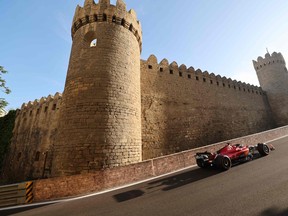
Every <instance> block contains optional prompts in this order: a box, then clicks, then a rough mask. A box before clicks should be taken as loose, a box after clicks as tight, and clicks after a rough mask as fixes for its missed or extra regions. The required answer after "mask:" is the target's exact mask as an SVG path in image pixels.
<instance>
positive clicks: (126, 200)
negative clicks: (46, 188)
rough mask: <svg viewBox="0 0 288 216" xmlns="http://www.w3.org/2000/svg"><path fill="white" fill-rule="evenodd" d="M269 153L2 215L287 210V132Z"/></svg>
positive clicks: (267, 214)
mask: <svg viewBox="0 0 288 216" xmlns="http://www.w3.org/2000/svg"><path fill="white" fill-rule="evenodd" d="M272 144H273V145H274V146H275V148H276V150H275V151H273V152H271V153H270V155H269V156H266V157H263V158H259V159H257V160H253V161H251V162H247V163H244V164H241V165H237V166H234V167H232V168H231V169H230V170H229V171H226V172H219V171H217V170H214V169H208V170H203V169H200V168H197V167H195V168H191V169H189V170H186V171H183V172H181V173H177V174H174V175H171V176H168V177H164V178H161V179H157V180H153V181H150V182H146V183H143V184H139V185H136V186H132V187H129V188H125V189H121V190H117V191H113V192H110V193H106V194H102V195H98V196H94V197H89V198H85V199H80V200H76V201H69V202H62V203H57V204H51V205H46V206H42V207H37V208H34V209H30V210H26V211H23V209H22V210H19V209H18V210H14V213H15V211H22V212H20V213H16V214H14V213H13V211H12V210H10V211H0V215H1V216H4V215H18V216H20V215H23V216H24V215H25V216H32V215H35V216H36V215H37V216H39V215H40V216H45V215H52V216H57V215H67V216H68V215H69V216H73V215H93V216H94V215H97V216H106V215H107V216H110V215H117V216H118V215H123V216H124V215H125V216H130V215H131V216H132V215H133V216H135V215H137V216H138V215H143V216H147V215H149V216H154V215H159V216H160V215H161V216H162V215H165V216H169V215H173V216H174V215H177V216H178V215H181V216H185V215H187V216H188V215H189V216H193V215H197V216H202V215H203V216H210V215H213V216H214V215H215V216H216V215H217V216H221V215H223V216H226V215H229V216H230V215H232V216H238V215H241V216H243V215H245V216H246V215H247V216H254V215H255V216H282V215H283V216H284V215H286V216H287V215H288V137H286V138H283V139H280V140H278V141H275V142H273V143H272Z"/></svg>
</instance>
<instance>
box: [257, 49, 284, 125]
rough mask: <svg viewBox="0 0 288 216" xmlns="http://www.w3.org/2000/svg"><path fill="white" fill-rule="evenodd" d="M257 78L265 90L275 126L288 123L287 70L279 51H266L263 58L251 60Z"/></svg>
mask: <svg viewBox="0 0 288 216" xmlns="http://www.w3.org/2000/svg"><path fill="white" fill-rule="evenodd" d="M253 64H254V68H255V70H256V73H257V76H258V80H259V83H260V86H261V87H262V89H263V90H264V91H265V92H266V94H267V97H268V101H269V104H270V107H271V112H272V115H273V118H274V121H275V123H276V125H277V126H283V125H287V124H288V72H287V68H286V63H285V60H284V58H283V56H282V54H281V53H276V52H274V53H272V55H270V54H269V53H268V52H267V53H266V55H265V58H262V57H258V59H257V61H254V60H253Z"/></svg>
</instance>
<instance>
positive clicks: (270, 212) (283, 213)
mask: <svg viewBox="0 0 288 216" xmlns="http://www.w3.org/2000/svg"><path fill="white" fill-rule="evenodd" d="M287 215H288V209H286V210H281V209H279V208H274V207H272V208H268V209H266V210H265V211H263V212H262V213H260V214H259V216H287Z"/></svg>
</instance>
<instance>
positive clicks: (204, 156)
mask: <svg viewBox="0 0 288 216" xmlns="http://www.w3.org/2000/svg"><path fill="white" fill-rule="evenodd" d="M270 150H274V147H273V146H272V145H270V146H268V145H267V144H265V143H258V144H257V145H255V146H247V145H246V146H244V145H241V144H235V145H231V144H230V143H227V145H226V146H224V147H223V148H221V149H220V150H218V151H217V152H216V153H210V152H207V151H206V152H200V153H196V155H195V158H196V162H197V165H198V166H199V167H201V168H206V167H217V168H220V169H222V170H229V169H230V168H231V166H232V165H234V164H238V163H243V162H246V161H250V160H253V158H255V157H259V156H266V155H268V154H269V153H270Z"/></svg>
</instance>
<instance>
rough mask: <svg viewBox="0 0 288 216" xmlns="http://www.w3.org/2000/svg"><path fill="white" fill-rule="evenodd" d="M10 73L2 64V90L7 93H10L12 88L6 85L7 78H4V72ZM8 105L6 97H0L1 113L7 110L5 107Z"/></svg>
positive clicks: (0, 77)
mask: <svg viewBox="0 0 288 216" xmlns="http://www.w3.org/2000/svg"><path fill="white" fill-rule="evenodd" d="M6 73H8V72H7V71H6V70H5V69H4V67H2V66H0V90H1V91H2V92H4V93H5V94H10V92H11V90H10V89H9V88H8V87H7V86H6V81H5V79H3V78H2V75H3V74H6ZM7 105H8V102H7V101H6V100H5V98H0V115H1V114H3V113H4V112H5V110H4V108H5V107H6V106H7Z"/></svg>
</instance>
